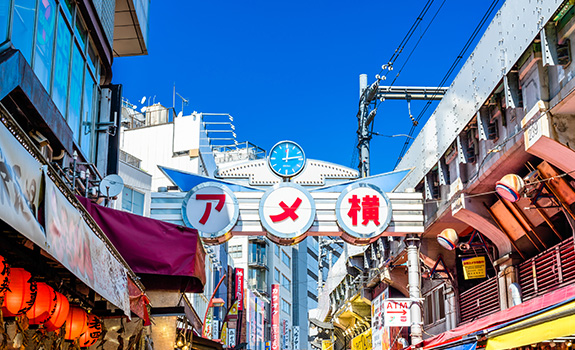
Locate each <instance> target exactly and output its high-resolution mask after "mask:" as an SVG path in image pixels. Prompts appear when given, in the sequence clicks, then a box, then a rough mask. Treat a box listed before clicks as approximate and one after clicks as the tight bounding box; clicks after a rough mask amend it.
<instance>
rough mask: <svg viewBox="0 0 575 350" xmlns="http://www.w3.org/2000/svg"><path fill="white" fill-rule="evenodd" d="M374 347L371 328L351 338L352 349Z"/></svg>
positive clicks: (369, 348) (362, 349)
mask: <svg viewBox="0 0 575 350" xmlns="http://www.w3.org/2000/svg"><path fill="white" fill-rule="evenodd" d="M372 347H373V345H372V341H371V329H368V330H367V331H365V332H363V333H361V334H360V335H358V336H357V337H355V338H353V339H352V340H351V350H371V349H372Z"/></svg>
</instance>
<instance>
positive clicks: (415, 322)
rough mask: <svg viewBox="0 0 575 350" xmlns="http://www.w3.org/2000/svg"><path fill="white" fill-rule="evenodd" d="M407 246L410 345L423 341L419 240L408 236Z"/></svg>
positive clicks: (417, 237) (406, 239)
mask: <svg viewBox="0 0 575 350" xmlns="http://www.w3.org/2000/svg"><path fill="white" fill-rule="evenodd" d="M405 243H406V244H407V274H408V283H409V285H408V287H409V298H410V299H411V308H410V309H411V310H410V311H411V345H416V344H419V343H421V342H422V341H423V331H422V327H423V320H422V319H421V307H422V306H423V303H422V302H421V276H420V265H419V244H420V238H419V236H417V235H408V236H407V237H406V238H405Z"/></svg>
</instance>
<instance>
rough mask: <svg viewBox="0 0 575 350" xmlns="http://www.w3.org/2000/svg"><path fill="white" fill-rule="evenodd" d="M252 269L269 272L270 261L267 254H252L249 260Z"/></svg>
mask: <svg viewBox="0 0 575 350" xmlns="http://www.w3.org/2000/svg"><path fill="white" fill-rule="evenodd" d="M248 264H249V266H250V267H254V268H258V269H266V270H268V266H267V264H268V259H267V255H266V254H265V253H251V254H250V255H249V258H248Z"/></svg>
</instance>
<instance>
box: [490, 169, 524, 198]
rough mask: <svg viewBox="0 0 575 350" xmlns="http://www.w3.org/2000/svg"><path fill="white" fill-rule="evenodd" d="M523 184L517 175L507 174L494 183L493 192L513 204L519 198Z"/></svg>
mask: <svg viewBox="0 0 575 350" xmlns="http://www.w3.org/2000/svg"><path fill="white" fill-rule="evenodd" d="M524 187H525V182H524V181H523V179H522V178H521V177H520V176H519V175H515V174H507V175H505V176H503V177H502V178H501V180H499V181H497V182H496V183H495V191H496V192H497V194H499V195H500V196H501V197H502V198H505V199H507V200H508V201H510V202H512V203H515V202H517V201H518V200H519V199H520V198H521V192H523V188H524Z"/></svg>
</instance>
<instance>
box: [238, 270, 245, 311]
mask: <svg viewBox="0 0 575 350" xmlns="http://www.w3.org/2000/svg"><path fill="white" fill-rule="evenodd" d="M236 300H237V301H238V310H239V311H242V310H243V309H244V269H242V268H236Z"/></svg>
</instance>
